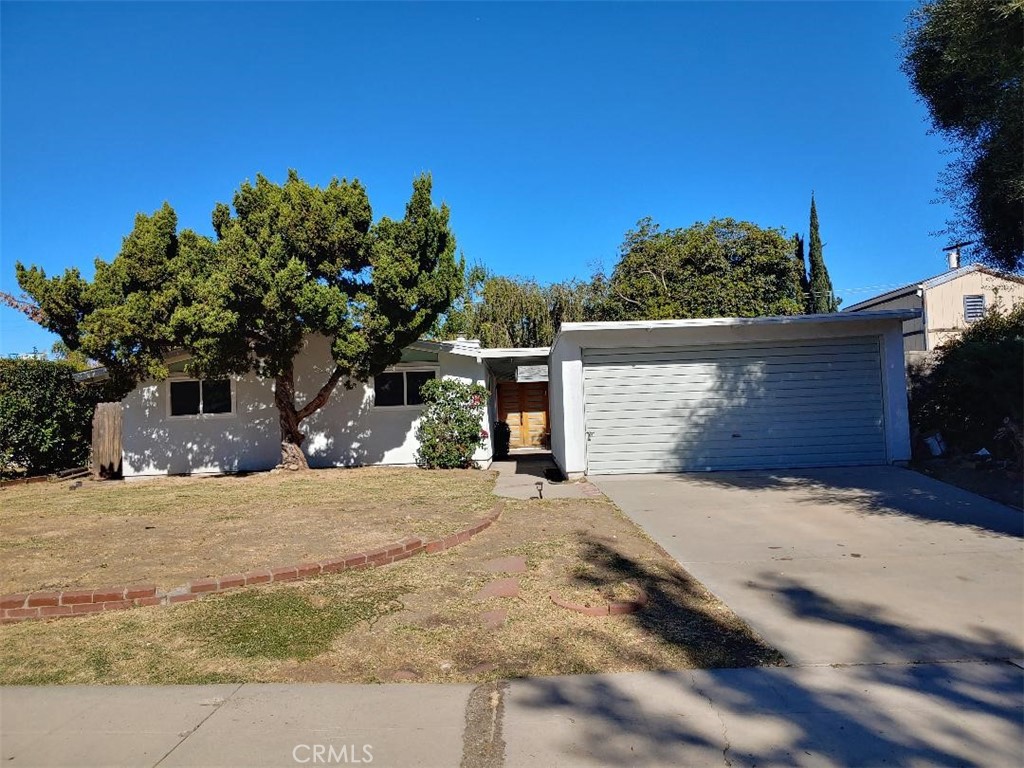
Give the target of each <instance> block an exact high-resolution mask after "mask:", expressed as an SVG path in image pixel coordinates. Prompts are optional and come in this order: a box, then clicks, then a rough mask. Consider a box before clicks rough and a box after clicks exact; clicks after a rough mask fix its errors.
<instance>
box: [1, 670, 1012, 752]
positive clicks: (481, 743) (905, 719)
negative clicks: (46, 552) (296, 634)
mask: <svg viewBox="0 0 1024 768" xmlns="http://www.w3.org/2000/svg"><path fill="white" fill-rule="evenodd" d="M1022 675H1024V671H1022V670H1021V669H1020V668H1019V667H1017V666H1014V665H1011V664H1008V663H979V662H971V663H963V664H922V665H912V666H908V665H894V666H891V665H877V666H853V667H828V666H823V667H799V668H777V669H732V670H728V669H727V670H695V671H692V672H690V671H676V672H664V673H637V674H621V675H580V676H574V677H555V678H539V679H532V680H520V681H514V682H511V683H507V684H489V685H484V686H479V687H478V688H477V689H473V688H472V687H471V686H465V685H447V686H441V685H383V686H362V685H329V684H328V685H241V686H237V685H212V686H184V687H159V688H157V687H137V688H128V687H106V688H102V687H100V688H93V687H89V688H86V687H74V686H69V687H53V688H45V687H44V688H5V689H0V722H2V739H0V761H2V764H3V765H5V766H111V767H112V766H157V765H159V766H161V767H162V768H164V767H167V768H169V767H170V766H295V765H317V764H320V765H324V764H335V765H338V764H341V765H344V764H372V765H374V766H438V768H441V767H442V766H443V767H445V768H448V767H450V766H457V765H460V764H462V765H463V766H465V767H466V768H500V766H503V765H504V766H523V767H524V768H525V767H526V766H531V767H532V766H594V765H608V766H623V765H636V766H702V765H715V766H720V765H724V766H742V765H759V766H770V765H778V766H783V765H787V766H788V765H860V766H863V765H881V764H883V763H884V764H886V765H908V764H914V765H951V764H973V765H990V766H1016V765H1021V764H1022V763H1024V747H1022V743H1024V728H1022V721H1024V711H1022V710H1021V705H1020V692H1021V688H1022V685H1024V677H1022ZM370 757H372V762H371V761H370V760H369V758H370Z"/></svg>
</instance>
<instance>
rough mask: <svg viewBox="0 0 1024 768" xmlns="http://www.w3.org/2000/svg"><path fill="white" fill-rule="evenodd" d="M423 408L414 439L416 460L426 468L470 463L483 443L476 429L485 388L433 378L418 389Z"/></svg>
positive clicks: (478, 429) (481, 436)
mask: <svg viewBox="0 0 1024 768" xmlns="http://www.w3.org/2000/svg"><path fill="white" fill-rule="evenodd" d="M421 392H422V393H423V402H424V404H425V405H426V407H425V408H424V409H423V415H422V416H421V417H420V424H419V427H418V428H417V429H416V438H417V440H419V443H420V447H419V450H418V451H417V452H416V463H417V464H418V465H419V466H421V467H424V468H426V469H463V468H466V467H472V466H474V462H473V454H474V453H476V450H477V448H480V447H481V446H482V445H484V441H485V440H486V439H487V433H486V432H485V431H483V430H481V429H480V420H481V418H483V415H484V405H485V403H486V402H487V388H486V387H484V386H481V385H480V384H467V383H464V382H461V381H457V380H455V379H433V380H431V381H428V382H426V383H425V384H424V385H423V388H422V390H421Z"/></svg>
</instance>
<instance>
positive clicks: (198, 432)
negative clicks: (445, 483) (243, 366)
mask: <svg viewBox="0 0 1024 768" xmlns="http://www.w3.org/2000/svg"><path fill="white" fill-rule="evenodd" d="M332 368H333V362H332V360H331V356H330V346H329V343H328V341H327V339H325V338H323V337H317V336H311V337H309V338H308V339H307V342H306V349H305V350H304V351H303V353H302V354H301V355H300V356H299V358H298V359H297V361H296V369H295V387H296V399H297V400H298V401H299V402H303V403H304V402H306V401H307V400H309V399H310V398H311V397H312V396H313V395H314V394H315V392H316V391H317V390H318V389H319V387H320V386H321V385H322V384H323V382H324V381H326V380H327V377H328V375H329V373H330V370H331V369H332ZM422 369H433V370H436V371H437V373H438V375H439V376H443V377H451V378H457V379H460V380H462V381H474V382H477V383H480V384H486V381H485V376H486V370H485V367H484V365H483V364H482V363H481V362H479V361H477V360H476V358H474V357H467V356H465V355H456V354H451V353H448V352H440V353H439V354H438V361H437V363H403V364H399V365H397V366H395V367H394V369H393V370H422ZM233 385H234V409H235V412H234V413H233V414H231V415H202V416H193V417H175V418H172V417H169V416H168V392H169V382H168V381H160V382H147V383H145V384H143V385H141V386H139V387H138V388H136V389H135V390H134V391H133V392H131V393H130V394H129V395H128V396H127V397H126V398H125V399H124V401H123V408H124V427H123V437H122V443H123V447H124V474H125V476H126V477H130V476H135V475H162V474H182V473H203V472H242V471H255V470H265V469H270V468H272V467H274V466H275V465H276V464H277V463H278V461H279V460H280V428H279V426H278V412H277V408H275V407H274V389H273V382H272V381H269V380H262V379H259V378H258V377H256V376H255V375H252V374H249V375H246V376H241V377H235V379H234V384H233ZM421 411H422V408H421V407H419V406H408V407H390V408H375V407H374V406H373V384H372V382H370V383H367V384H364V385H357V386H355V387H354V388H352V389H345V388H344V387H343V386H339V387H338V388H337V389H336V390H335V391H334V393H333V394H332V395H331V398H330V399H329V400H328V402H327V404H326V405H325V406H324V407H323V408H322V409H321V410H320V411H318V412H317V413H315V414H313V415H312V416H311V417H309V418H308V419H306V420H305V421H304V422H303V423H302V430H303V432H304V433H305V434H306V442H305V443H304V444H303V449H304V450H305V452H306V456H307V457H308V459H309V464H310V466H313V467H334V466H356V465H367V464H386V465H409V464H414V463H415V461H416V458H415V453H416V448H417V442H416V435H415V433H416V427H417V425H418V422H419V416H420V413H421ZM488 425H489V420H488V416H487V413H486V409H485V412H484V415H483V416H482V418H481V428H482V429H487V430H488V432H489V431H490V430H489V426H488ZM490 457H491V442H490V438H488V440H487V444H486V445H485V447H483V448H481V449H479V450H478V451H477V453H476V455H475V457H474V458H476V460H477V461H479V462H481V463H483V464H486V463H487V462H488V461H489V460H490Z"/></svg>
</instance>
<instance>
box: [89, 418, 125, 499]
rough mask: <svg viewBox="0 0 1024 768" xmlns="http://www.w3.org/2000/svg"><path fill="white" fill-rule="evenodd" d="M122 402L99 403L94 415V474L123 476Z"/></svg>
mask: <svg viewBox="0 0 1024 768" xmlns="http://www.w3.org/2000/svg"><path fill="white" fill-rule="evenodd" d="M121 421H122V419H121V404H120V403H98V404H97V405H96V412H95V413H94V414H93V417H92V474H93V477H96V478H102V479H104V480H109V479H111V478H115V477H120V476H121Z"/></svg>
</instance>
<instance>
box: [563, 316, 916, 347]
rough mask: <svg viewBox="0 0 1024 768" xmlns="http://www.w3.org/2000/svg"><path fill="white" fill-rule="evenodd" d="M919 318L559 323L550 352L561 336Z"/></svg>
mask: <svg viewBox="0 0 1024 768" xmlns="http://www.w3.org/2000/svg"><path fill="white" fill-rule="evenodd" d="M920 316H921V310H919V309H886V310H880V311H878V312H856V313H853V314H843V313H841V312H832V313H829V314H826V315H780V316H778V317H701V318H691V319H687V320H623V321H617V322H590V323H562V327H561V328H559V329H558V333H557V334H556V335H555V342H554V344H552V345H551V348H552V349H554V348H555V347H556V346H557V345H558V341H559V339H560V338H561V337H562V336H566V335H571V334H574V333H581V332H586V331H643V330H650V331H653V330H663V329H672V328H722V327H745V326H773V325H831V324H833V323H871V322H879V323H883V322H893V321H897V320H898V321H901V322H902V321H904V320H912V319H913V318H915V317H920Z"/></svg>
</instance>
